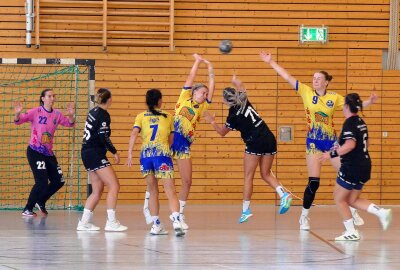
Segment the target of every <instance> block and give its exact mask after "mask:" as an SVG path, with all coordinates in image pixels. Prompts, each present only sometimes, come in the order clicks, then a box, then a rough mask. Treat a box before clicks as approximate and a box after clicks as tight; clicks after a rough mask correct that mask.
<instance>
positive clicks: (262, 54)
mask: <svg viewBox="0 0 400 270" xmlns="http://www.w3.org/2000/svg"><path fill="white" fill-rule="evenodd" d="M260 57H261V60H263V61H264V62H265V63H268V64H269V63H270V62H271V61H272V55H271V54H270V53H266V52H264V51H261V52H260Z"/></svg>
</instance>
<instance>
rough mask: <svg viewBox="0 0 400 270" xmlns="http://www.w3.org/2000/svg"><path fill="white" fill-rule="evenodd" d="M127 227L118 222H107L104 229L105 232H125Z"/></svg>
mask: <svg viewBox="0 0 400 270" xmlns="http://www.w3.org/2000/svg"><path fill="white" fill-rule="evenodd" d="M127 229H128V227H126V226H124V225H122V224H121V223H119V221H118V220H114V221H109V220H107V223H106V227H105V228H104V230H105V231H107V232H123V231H126V230H127Z"/></svg>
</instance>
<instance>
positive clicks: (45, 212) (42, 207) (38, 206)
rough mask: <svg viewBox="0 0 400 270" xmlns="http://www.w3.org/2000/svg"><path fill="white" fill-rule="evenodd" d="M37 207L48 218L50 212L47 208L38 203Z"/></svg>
mask: <svg viewBox="0 0 400 270" xmlns="http://www.w3.org/2000/svg"><path fill="white" fill-rule="evenodd" d="M35 206H36V208H37V209H38V210H39V211H40V212H42V214H43V215H45V216H47V215H48V214H49V212H47V210H46V206H44V205H39V204H38V203H36V204H35Z"/></svg>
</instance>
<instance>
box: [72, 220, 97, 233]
mask: <svg viewBox="0 0 400 270" xmlns="http://www.w3.org/2000/svg"><path fill="white" fill-rule="evenodd" d="M76 230H77V231H99V230H100V227H97V226H95V225H93V224H92V223H89V222H86V223H84V222H82V221H80V220H79V222H78V226H77V227H76Z"/></svg>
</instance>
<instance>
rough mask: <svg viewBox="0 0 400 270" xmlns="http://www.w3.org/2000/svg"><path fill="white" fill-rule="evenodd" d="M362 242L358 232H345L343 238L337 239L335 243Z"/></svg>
mask: <svg viewBox="0 0 400 270" xmlns="http://www.w3.org/2000/svg"><path fill="white" fill-rule="evenodd" d="M358 240H360V234H359V233H358V231H357V230H355V231H354V232H348V231H345V232H344V233H343V234H342V235H341V236H338V237H336V238H335V241H358Z"/></svg>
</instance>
